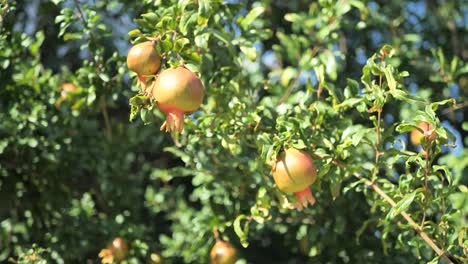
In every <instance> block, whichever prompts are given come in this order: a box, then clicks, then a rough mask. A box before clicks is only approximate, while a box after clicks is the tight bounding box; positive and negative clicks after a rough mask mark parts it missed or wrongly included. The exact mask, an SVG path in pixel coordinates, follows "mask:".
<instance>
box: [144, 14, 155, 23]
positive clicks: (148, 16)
mask: <svg viewBox="0 0 468 264" xmlns="http://www.w3.org/2000/svg"><path fill="white" fill-rule="evenodd" d="M141 16H142V17H143V18H144V19H146V20H147V21H148V22H152V23H157V22H158V21H159V16H158V15H156V14H155V13H146V14H143V15H141Z"/></svg>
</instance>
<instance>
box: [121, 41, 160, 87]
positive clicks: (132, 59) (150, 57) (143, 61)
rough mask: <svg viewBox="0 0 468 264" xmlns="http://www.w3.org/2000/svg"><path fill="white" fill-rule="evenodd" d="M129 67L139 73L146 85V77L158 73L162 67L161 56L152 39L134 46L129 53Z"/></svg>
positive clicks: (141, 80)
mask: <svg viewBox="0 0 468 264" xmlns="http://www.w3.org/2000/svg"><path fill="white" fill-rule="evenodd" d="M127 65H128V68H129V69H130V70H131V71H133V72H136V73H137V74H138V80H139V81H140V82H141V83H142V84H143V85H144V84H145V83H146V77H148V76H150V75H154V74H156V72H157V71H158V70H159V68H160V67H161V57H160V56H159V54H158V53H157V52H156V49H155V48H154V43H153V42H152V41H146V42H143V43H139V44H136V45H135V46H133V47H132V48H131V49H130V51H128V55H127Z"/></svg>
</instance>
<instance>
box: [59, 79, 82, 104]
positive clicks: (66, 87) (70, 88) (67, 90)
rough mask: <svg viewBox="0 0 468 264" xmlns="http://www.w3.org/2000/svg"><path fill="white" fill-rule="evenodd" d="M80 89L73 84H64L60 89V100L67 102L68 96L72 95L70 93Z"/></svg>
mask: <svg viewBox="0 0 468 264" xmlns="http://www.w3.org/2000/svg"><path fill="white" fill-rule="evenodd" d="M77 89H78V87H76V85H74V84H73V83H64V84H62V86H61V87H60V90H61V92H60V98H62V99H63V100H65V99H66V98H67V94H68V93H70V92H74V91H76V90H77Z"/></svg>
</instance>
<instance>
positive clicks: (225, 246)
mask: <svg viewBox="0 0 468 264" xmlns="http://www.w3.org/2000/svg"><path fill="white" fill-rule="evenodd" d="M210 260H211V262H210V263H211V264H234V263H236V261H237V252H236V249H235V248H234V247H233V246H232V245H231V244H230V243H228V242H225V241H222V240H220V239H218V240H216V244H215V245H214V246H213V248H212V249H211V252H210Z"/></svg>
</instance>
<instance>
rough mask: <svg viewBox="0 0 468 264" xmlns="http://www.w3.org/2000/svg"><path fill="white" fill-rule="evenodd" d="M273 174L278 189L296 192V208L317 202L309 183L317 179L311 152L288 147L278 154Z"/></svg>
mask: <svg viewBox="0 0 468 264" xmlns="http://www.w3.org/2000/svg"><path fill="white" fill-rule="evenodd" d="M272 174H273V179H274V180H275V183H276V186H278V189H280V190H281V191H283V192H287V193H295V194H296V204H295V205H296V208H298V209H302V208H303V207H307V204H309V203H310V204H311V205H313V204H314V203H315V198H314V196H313V195H312V192H311V191H310V188H309V185H311V184H312V183H314V182H315V180H316V179H317V168H316V167H315V164H314V162H313V161H312V158H311V157H310V156H309V154H307V153H306V152H304V151H301V150H297V149H294V148H290V149H287V150H286V151H284V152H282V153H281V154H280V155H279V156H278V158H277V160H276V163H275V164H274V165H273V168H272Z"/></svg>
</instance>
